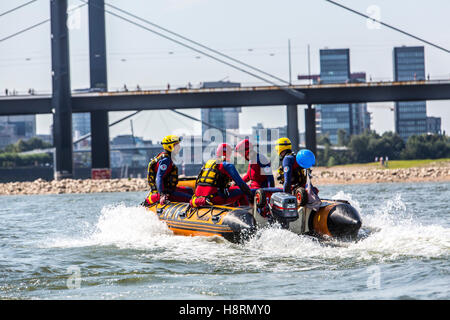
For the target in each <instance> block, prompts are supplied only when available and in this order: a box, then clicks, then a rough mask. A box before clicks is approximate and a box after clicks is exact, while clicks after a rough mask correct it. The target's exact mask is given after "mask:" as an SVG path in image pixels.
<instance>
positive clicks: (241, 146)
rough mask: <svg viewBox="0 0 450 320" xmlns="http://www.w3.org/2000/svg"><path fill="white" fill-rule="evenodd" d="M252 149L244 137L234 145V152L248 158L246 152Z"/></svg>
mask: <svg viewBox="0 0 450 320" xmlns="http://www.w3.org/2000/svg"><path fill="white" fill-rule="evenodd" d="M251 149H253V145H252V144H251V143H250V141H249V140H248V139H244V140H242V141H241V142H239V143H238V144H237V146H236V152H237V153H239V154H240V155H241V156H243V157H245V159H247V160H248V154H249V152H250V150H251Z"/></svg>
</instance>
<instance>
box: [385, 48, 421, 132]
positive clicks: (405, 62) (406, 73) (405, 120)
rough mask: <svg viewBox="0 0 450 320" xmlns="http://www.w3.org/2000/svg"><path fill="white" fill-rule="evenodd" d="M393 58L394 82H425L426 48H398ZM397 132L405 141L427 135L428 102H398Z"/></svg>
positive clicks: (396, 109) (395, 49)
mask: <svg viewBox="0 0 450 320" xmlns="http://www.w3.org/2000/svg"><path fill="white" fill-rule="evenodd" d="M393 56H394V57H393V58H394V81H415V80H425V52H424V47H396V48H394V54H393ZM395 132H396V133H398V134H399V135H400V137H401V138H402V139H404V140H407V139H408V138H409V137H410V136H411V135H414V134H424V133H426V132H427V103H426V101H413V102H396V103H395Z"/></svg>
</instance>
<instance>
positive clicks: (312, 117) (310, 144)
mask: <svg viewBox="0 0 450 320" xmlns="http://www.w3.org/2000/svg"><path fill="white" fill-rule="evenodd" d="M305 131H306V132H305V140H306V141H305V144H306V149H309V150H311V151H312V152H313V153H314V154H315V155H316V156H317V153H316V152H317V142H316V109H315V108H312V107H311V105H310V104H309V105H308V108H307V109H305Z"/></svg>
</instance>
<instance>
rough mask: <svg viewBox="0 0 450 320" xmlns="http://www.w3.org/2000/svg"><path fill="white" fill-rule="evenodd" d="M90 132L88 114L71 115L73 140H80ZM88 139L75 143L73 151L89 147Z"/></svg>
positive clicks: (89, 115) (89, 117) (89, 116)
mask: <svg viewBox="0 0 450 320" xmlns="http://www.w3.org/2000/svg"><path fill="white" fill-rule="evenodd" d="M90 132H91V114H90V113H89V112H84V113H72V136H73V139H74V140H77V139H79V138H81V137H82V136H84V135H86V134H88V133H90ZM90 140H91V139H90V138H88V139H85V140H83V141H81V142H79V143H77V144H76V145H75V146H74V147H75V149H81V148H86V147H89V146H90Z"/></svg>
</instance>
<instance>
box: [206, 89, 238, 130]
mask: <svg viewBox="0 0 450 320" xmlns="http://www.w3.org/2000/svg"><path fill="white" fill-rule="evenodd" d="M240 86H241V84H240V83H238V82H229V81H215V82H204V83H203V84H202V86H201V87H202V88H239V87H240ZM239 113H241V107H236V108H204V109H202V121H203V122H206V123H210V124H211V125H213V126H214V127H217V128H220V129H227V130H228V129H231V130H235V131H239ZM209 128H210V127H209V126H208V125H207V124H205V123H203V124H202V135H204V133H205V132H206V130H207V129H209Z"/></svg>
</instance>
